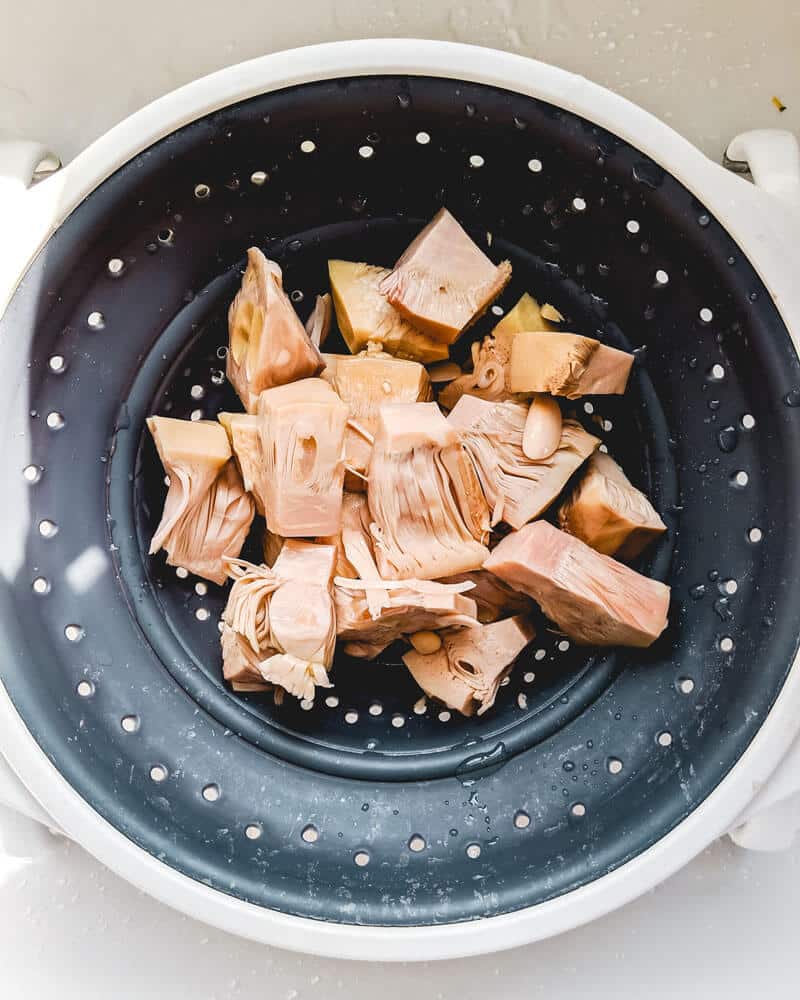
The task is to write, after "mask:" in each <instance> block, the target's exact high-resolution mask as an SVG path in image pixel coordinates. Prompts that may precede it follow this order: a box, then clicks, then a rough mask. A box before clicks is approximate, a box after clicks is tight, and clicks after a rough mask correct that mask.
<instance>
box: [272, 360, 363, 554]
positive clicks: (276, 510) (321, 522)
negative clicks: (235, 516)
mask: <svg viewBox="0 0 800 1000" xmlns="http://www.w3.org/2000/svg"><path fill="white" fill-rule="evenodd" d="M348 416H349V411H348V408H347V405H346V404H345V403H343V402H342V401H341V399H339V397H338V396H337V395H336V393H335V392H334V391H333V389H331V387H330V386H329V385H328V384H327V382H323V381H322V379H303V380H302V381H300V382H293V383H292V384H291V385H283V386H278V387H277V388H274V389H267V390H266V391H265V392H263V393H262V394H261V396H260V398H259V404H258V419H259V433H260V435H261V452H262V455H263V458H264V476H263V482H264V508H265V514H266V520H267V527H268V528H269V530H270V531H272V532H273V533H274V534H276V535H281V536H283V537H284V538H315V537H318V536H320V535H337V534H338V533H339V531H340V530H341V520H342V489H343V483H344V435H345V427H346V424H347V420H348Z"/></svg>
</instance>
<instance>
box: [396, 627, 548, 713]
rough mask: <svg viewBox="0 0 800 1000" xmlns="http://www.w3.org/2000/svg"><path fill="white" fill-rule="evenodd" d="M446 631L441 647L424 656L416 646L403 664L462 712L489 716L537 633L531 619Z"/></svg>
mask: <svg viewBox="0 0 800 1000" xmlns="http://www.w3.org/2000/svg"><path fill="white" fill-rule="evenodd" d="M441 635H442V648H441V649H440V650H437V651H436V652H434V653H429V654H427V655H423V654H421V653H419V652H417V651H416V650H415V649H411V650H409V651H408V652H407V653H406V654H405V656H404V657H403V662H404V663H405V665H406V666H407V667H408V669H409V670H410V671H411V674H412V676H413V678H414V680H415V681H416V682H417V684H419V686H420V687H421V688H422V690H423V691H424V692H425V694H427V695H428V696H429V697H431V698H436V699H437V700H438V701H441V702H444V704H445V705H447V707H448V708H452V709H454V710H455V711H456V712H461V714H462V715H474V714H475V712H476V710H477V714H478V715H483V713H484V712H486V711H487V710H488V709H490V708H491V707H492V705H493V704H494V700H495V698H496V696H497V692H498V690H499V689H500V684H501V682H502V680H503V678H504V677H505V676H506V675H507V674H508V673H509V671H510V670H511V668H512V666H513V665H514V661H515V660H516V658H517V657H518V656H519V654H520V653H521V652H522V650H523V649H524V648H525V647H526V646H527V645H528V643H529V642H531V640H532V639H533V638H534V636H535V635H536V631H535V629H534V628H533V626H532V625H531V624H530V622H529V621H528V620H527V619H526V618H524V617H521V616H516V617H514V618H506V619H505V620H503V621H500V622H495V623H493V624H491V625H472V626H470V627H469V628H464V629H458V630H453V631H449V630H448V631H446V632H443V633H442V634H441Z"/></svg>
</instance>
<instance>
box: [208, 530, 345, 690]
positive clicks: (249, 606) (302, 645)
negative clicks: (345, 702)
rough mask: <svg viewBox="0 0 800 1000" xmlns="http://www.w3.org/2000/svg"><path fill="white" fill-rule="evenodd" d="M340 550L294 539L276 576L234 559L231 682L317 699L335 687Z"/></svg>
mask: <svg viewBox="0 0 800 1000" xmlns="http://www.w3.org/2000/svg"><path fill="white" fill-rule="evenodd" d="M335 559H336V549H335V546H332V545H317V544H314V543H313V542H301V541H297V540H296V539H288V540H287V541H286V542H285V544H284V546H283V548H282V549H281V553H280V555H279V556H278V558H277V560H276V562H275V566H274V567H273V568H272V569H269V568H267V567H266V566H254V565H252V564H251V563H247V562H244V561H243V560H229V561H228V562H227V566H226V568H227V570H228V572H229V574H230V575H231V576H232V577H233V579H234V584H233V587H232V588H231V592H230V594H229V596H228V603H227V605H226V607H225V611H224V613H223V631H222V651H223V676H224V677H225V678H226V679H227V680H232V681H233V680H235V681H236V682H237V683H242V682H245V683H249V682H252V681H255V680H256V678H255V676H254V672H257V674H258V680H260V681H261V682H262V683H267V684H270V685H275V686H276V687H277V688H278V689H279V690H281V691H287V692H288V693H289V694H293V695H295V697H298V698H307V699H312V698H313V696H314V689H315V687H330V682H329V680H328V674H327V668H328V667H329V666H330V665H331V663H332V661H333V653H334V648H335V644H336V620H335V615H334V605H333V590H332V587H333V572H334V563H335Z"/></svg>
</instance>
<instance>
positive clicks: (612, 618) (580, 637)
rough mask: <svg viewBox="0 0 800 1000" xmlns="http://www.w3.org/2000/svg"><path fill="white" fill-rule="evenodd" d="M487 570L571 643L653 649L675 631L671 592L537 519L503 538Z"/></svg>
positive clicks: (488, 562)
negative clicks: (670, 612) (530, 602)
mask: <svg viewBox="0 0 800 1000" xmlns="http://www.w3.org/2000/svg"><path fill="white" fill-rule="evenodd" d="M486 569H488V570H489V571H490V572H492V573H494V574H496V575H497V576H499V577H500V579H501V580H505V582H506V583H509V584H511V586H512V587H516V589H517V590H521V591H522V592H523V593H525V594H528V595H529V596H530V597H532V598H533V599H534V600H535V601H536V602H537V604H539V606H540V607H541V609H542V611H543V612H544V613H545V614H546V615H547V617H548V618H549V619H550V620H551V621H553V622H555V624H556V625H557V626H558V628H559V629H560V630H561V631H562V632H563V633H564V634H565V635H567V636H569V638H570V639H572V640H574V641H575V642H577V643H580V644H584V645H595V646H640V647H644V646H650V645H651V644H652V643H653V642H655V640H656V639H657V638H658V637H659V636H660V635H661V633H662V632H663V631H664V629H665V628H666V627H667V613H668V610H669V597H670V590H669V587H667V586H665V585H664V584H663V583H660V582H659V581H657V580H650V579H648V578H647V577H646V576H642V575H641V574H640V573H636V572H635V571H634V570H632V569H630V568H629V567H628V566H625V565H624V564H623V563H619V562H617V561H616V560H614V559H611V558H610V557H609V556H604V555H600V554H599V553H598V552H595V551H594V549H590V548H589V546H588V545H586V544H585V543H584V542H582V541H580V539H578V538H575V537H573V536H572V535H568V534H567V533H566V532H564V531H559V529H558V528H554V527H553V526H552V525H551V524H549V523H548V522H547V521H536V522H535V523H533V524H528V525H526V526H525V527H524V528H521V529H520V530H519V531H515V532H513V533H512V534H511V535H508V536H507V537H506V538H504V539H503V541H502V542H500V544H499V545H498V546H497V548H496V549H494V551H493V552H492V554H491V555H490V556H489V558H488V559H487V560H486Z"/></svg>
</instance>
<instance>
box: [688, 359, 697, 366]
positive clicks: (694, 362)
mask: <svg viewBox="0 0 800 1000" xmlns="http://www.w3.org/2000/svg"><path fill="white" fill-rule="evenodd" d="M689 367H690V368H697V358H689Z"/></svg>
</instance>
